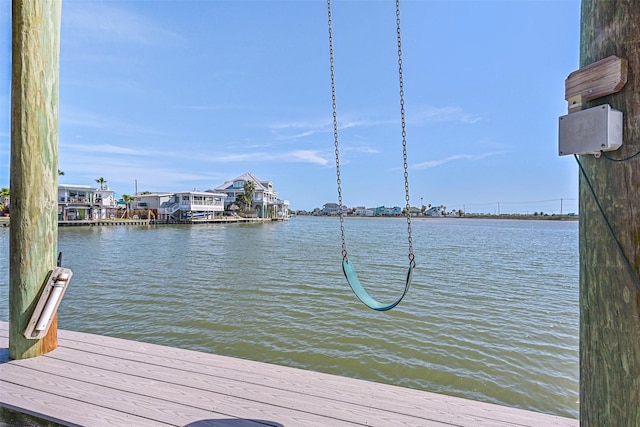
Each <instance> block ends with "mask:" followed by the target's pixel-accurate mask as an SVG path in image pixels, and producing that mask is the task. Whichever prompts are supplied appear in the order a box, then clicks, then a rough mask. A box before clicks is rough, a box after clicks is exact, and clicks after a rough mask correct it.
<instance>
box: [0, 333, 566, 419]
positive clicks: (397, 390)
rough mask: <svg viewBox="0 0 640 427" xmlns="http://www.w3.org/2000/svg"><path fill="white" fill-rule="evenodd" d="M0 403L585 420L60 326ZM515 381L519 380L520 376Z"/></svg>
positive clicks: (102, 411)
mask: <svg viewBox="0 0 640 427" xmlns="http://www.w3.org/2000/svg"><path fill="white" fill-rule="evenodd" d="M8 336H9V332H8V323H7V322H0V406H2V407H6V408H9V409H12V410H16V411H19V412H23V413H27V414H30V415H34V416H37V417H40V418H43V419H46V420H50V421H54V422H57V423H60V424H64V425H81V426H140V427H142V426H189V427H196V426H197V427H204V426H221V427H241V426H242V427H244V426H287V427H289V426H296V427H297V426H305V427H306V426H421V427H429V426H449V427H451V426H469V427H471V426H473V427H479V426H491V427H500V426H518V427H522V426H531V427H540V426H545V427H549V426H572V427H577V426H578V420H574V419H569V418H563V417H558V416H553V415H546V414H539V413H536V412H531V411H525V410H522V409H515V408H509V407H504V406H499V405H493V404H488V403H481V402H475V401H471V400H466V399H461V398H457V397H450V396H444V395H439V394H434V393H429V392H425V391H418V390H412V389H407V388H402V387H397V386H392V385H386V384H379V383H373V382H369V381H363V380H357V379H351V378H345V377H341V376H336V375H329V374H323V373H318V372H312V371H305V370H301V369H296V368H288V367H283V366H277V365H270V364H266V363H260V362H253V361H248V360H243V359H236V358H231V357H225V356H218V355H213V354H208V353H200V352H196V351H191V350H183V349H177V348H171V347H164V346H159V345H154V344H146V343H140V342H135V341H128V340H123V339H117V338H110V337H104V336H99V335H92V334H85V333H80V332H72V331H65V330H60V331H58V336H59V347H58V348H57V349H56V350H54V351H52V352H51V353H49V354H47V355H44V356H40V357H37V358H33V359H25V360H9V359H8ZM514 387H517V385H514Z"/></svg>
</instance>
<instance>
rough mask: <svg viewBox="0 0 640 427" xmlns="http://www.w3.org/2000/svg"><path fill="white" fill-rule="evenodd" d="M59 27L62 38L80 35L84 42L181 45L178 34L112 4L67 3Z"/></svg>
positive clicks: (180, 38)
mask: <svg viewBox="0 0 640 427" xmlns="http://www.w3.org/2000/svg"><path fill="white" fill-rule="evenodd" d="M62 26H63V28H64V30H63V32H62V34H63V35H64V34H67V33H68V34H72V35H77V34H82V36H83V38H84V39H87V38H92V39H98V40H104V41H108V42H114V41H121V42H126V43H138V44H145V45H151V44H153V45H163V44H166V43H170V42H172V43H176V42H182V37H181V36H179V35H178V34H176V33H174V32H172V31H169V30H167V29H166V28H163V27H162V26H161V25H159V24H156V23H154V22H153V21H151V20H150V19H149V18H147V17H145V16H142V15H137V14H135V13H133V12H131V11H129V10H126V9H124V8H122V7H116V6H114V3H105V2H69V3H68V4H65V7H63V8H62Z"/></svg>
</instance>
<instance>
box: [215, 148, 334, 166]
mask: <svg viewBox="0 0 640 427" xmlns="http://www.w3.org/2000/svg"><path fill="white" fill-rule="evenodd" d="M206 160H207V161H209V162H214V163H234V162H256V163H264V162H287V163H313V164H316V165H321V166H325V165H327V164H328V163H329V160H328V159H327V158H325V157H323V156H322V155H321V153H320V151H318V150H294V151H288V152H281V153H265V152H260V153H258V152H253V153H245V154H223V155H219V156H208V158H206Z"/></svg>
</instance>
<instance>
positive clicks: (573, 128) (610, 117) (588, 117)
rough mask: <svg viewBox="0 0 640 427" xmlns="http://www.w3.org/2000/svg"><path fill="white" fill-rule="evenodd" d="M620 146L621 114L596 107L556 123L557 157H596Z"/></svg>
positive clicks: (610, 109) (562, 118)
mask: <svg viewBox="0 0 640 427" xmlns="http://www.w3.org/2000/svg"><path fill="white" fill-rule="evenodd" d="M621 145H622V111H618V110H614V109H612V108H611V106H610V105H609V104H604V105H598V106H597V107H593V108H589V109H588V110H582V111H578V112H575V113H570V114H567V115H566V116H562V117H560V119H559V143H558V154H559V155H560V156H566V155H567V154H596V155H599V154H600V151H613V150H617V149H618V148H620V146H621Z"/></svg>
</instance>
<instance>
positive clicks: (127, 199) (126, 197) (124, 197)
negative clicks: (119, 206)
mask: <svg viewBox="0 0 640 427" xmlns="http://www.w3.org/2000/svg"><path fill="white" fill-rule="evenodd" d="M103 179H104V178H103ZM96 181H97V180H96ZM105 182H106V181H105ZM122 200H123V201H124V205H125V208H126V215H127V218H129V203H131V202H133V200H134V197H133V196H130V195H128V194H123V195H122Z"/></svg>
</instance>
